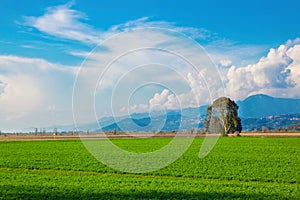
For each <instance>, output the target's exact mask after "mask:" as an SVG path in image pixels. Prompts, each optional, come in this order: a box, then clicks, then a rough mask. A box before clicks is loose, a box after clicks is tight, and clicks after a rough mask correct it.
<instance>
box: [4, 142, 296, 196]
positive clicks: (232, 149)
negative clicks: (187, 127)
mask: <svg viewBox="0 0 300 200" xmlns="http://www.w3.org/2000/svg"><path fill="white" fill-rule="evenodd" d="M169 141H170V139H167V138H153V139H114V140H113V142H114V143H115V144H117V145H118V146H120V147H121V148H123V149H126V150H129V151H135V152H147V151H153V150H155V149H158V148H159V147H161V146H163V145H165V144H167V143H168V142H169ZM202 141H203V139H195V140H194V143H193V144H192V146H191V147H190V148H189V150H188V151H187V152H186V153H185V154H184V155H183V156H182V157H181V158H180V159H178V160H177V161H176V162H174V163H173V164H171V165H169V166H168V167H166V168H163V169H161V170H159V171H155V172H151V173H147V174H126V173H123V172H118V171H115V170H113V169H111V168H109V167H106V166H105V165H103V164H101V163H100V162H99V161H97V160H96V159H95V158H94V157H93V156H92V155H91V154H90V153H89V152H88V151H87V150H86V149H85V147H84V145H83V144H82V143H81V141H76V140H73V141H72V140H66V141H28V142H21V141H18V142H0V179H1V182H0V199H41V198H48V199H124V198H129V199H300V192H299V182H300V176H299V172H300V138H247V137H236V138H220V139H219V140H218V143H217V145H216V146H215V148H214V149H213V151H212V152H211V153H210V154H209V155H208V156H207V157H205V158H204V159H199V158H198V154H199V149H200V147H201V143H202Z"/></svg>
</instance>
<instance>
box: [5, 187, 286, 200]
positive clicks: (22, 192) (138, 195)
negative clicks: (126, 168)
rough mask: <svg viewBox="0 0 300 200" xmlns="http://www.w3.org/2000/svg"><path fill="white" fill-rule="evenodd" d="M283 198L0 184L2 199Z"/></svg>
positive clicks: (276, 197) (238, 194)
mask: <svg viewBox="0 0 300 200" xmlns="http://www.w3.org/2000/svg"><path fill="white" fill-rule="evenodd" d="M278 198H279V199H281V198H283V197H280V196H277V195H276V196H275V195H264V194H262V195H258V194H242V193H238V192H235V193H230V192H224V193H223V192H222V193H218V192H209V193H205V192H203V193H202V192H194V193H192V192H191V193H183V192H170V193H169V192H160V191H151V192H149V191H146V192H141V191H128V192H117V191H115V192H101V191H99V192H95V191H90V192H89V191H85V190H80V188H75V189H74V190H70V189H67V190H65V191H64V188H57V187H36V186H33V187H26V186H24V187H23V186H22V187H15V186H8V185H7V186H0V199H278Z"/></svg>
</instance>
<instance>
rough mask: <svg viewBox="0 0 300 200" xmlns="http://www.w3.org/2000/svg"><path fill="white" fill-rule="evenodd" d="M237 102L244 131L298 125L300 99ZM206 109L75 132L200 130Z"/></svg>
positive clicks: (114, 121)
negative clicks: (264, 127)
mask: <svg viewBox="0 0 300 200" xmlns="http://www.w3.org/2000/svg"><path fill="white" fill-rule="evenodd" d="M236 103H237V104H238V106H239V110H238V112H239V116H240V117H241V119H242V126H243V130H250V131H251V130H254V129H258V130H259V129H260V128H261V127H262V126H266V127H268V128H269V129H275V128H278V127H282V126H288V125H290V124H293V123H297V122H300V99H288V98H275V97H270V96H267V95H263V94H258V95H253V96H250V97H248V98H246V99H245V100H243V101H237V102H236ZM207 106H208V105H205V106H201V107H199V108H185V109H182V110H169V111H167V113H166V116H165V115H163V114H162V113H161V112H156V113H151V116H152V119H150V115H149V113H133V114H131V115H130V116H122V117H116V118H114V117H104V118H101V119H100V120H99V121H98V122H94V123H90V124H84V125H79V126H78V127H77V130H79V131H87V130H89V131H95V132H97V131H109V130H118V131H135V132H137V131H145V132H149V131H157V130H161V131H177V130H186V129H191V128H195V127H197V128H203V125H204V119H205V115H206V108H207ZM99 127H101V128H99ZM53 128H57V130H58V131H70V130H75V129H76V128H75V126H74V125H70V126H56V127H53V126H52V127H48V128H46V130H47V131H48V130H49V131H51V130H53ZM27 130H28V129H27ZM32 130H33V129H32ZM32 130H31V131H32Z"/></svg>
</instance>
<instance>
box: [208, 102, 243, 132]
mask: <svg viewBox="0 0 300 200" xmlns="http://www.w3.org/2000/svg"><path fill="white" fill-rule="evenodd" d="M238 108H239V106H238V105H237V104H236V103H235V102H234V101H233V100H231V99H230V98H227V97H220V98H218V99H217V100H215V101H214V102H213V103H212V105H210V106H208V107H207V109H206V119H205V132H207V133H221V134H223V135H227V134H229V133H233V132H236V131H238V132H241V131H242V123H241V119H240V118H239V117H238Z"/></svg>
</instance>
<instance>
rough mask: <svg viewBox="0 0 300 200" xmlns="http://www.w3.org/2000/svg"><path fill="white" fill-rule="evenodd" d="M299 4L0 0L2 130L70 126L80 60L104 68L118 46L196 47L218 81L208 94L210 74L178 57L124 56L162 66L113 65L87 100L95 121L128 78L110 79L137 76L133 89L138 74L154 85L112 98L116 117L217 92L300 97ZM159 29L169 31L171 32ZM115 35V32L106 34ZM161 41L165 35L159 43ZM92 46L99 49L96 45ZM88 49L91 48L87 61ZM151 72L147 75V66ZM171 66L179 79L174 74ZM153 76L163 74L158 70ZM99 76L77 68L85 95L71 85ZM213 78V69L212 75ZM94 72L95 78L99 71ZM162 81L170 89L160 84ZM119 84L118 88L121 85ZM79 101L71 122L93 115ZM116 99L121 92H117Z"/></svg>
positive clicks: (182, 104) (188, 51)
mask: <svg viewBox="0 0 300 200" xmlns="http://www.w3.org/2000/svg"><path fill="white" fill-rule="evenodd" d="M299 7H300V3H299V1H296V0H288V1H258V0H252V1H216V0H214V1H187V0H186V1H176V2H174V1H169V0H165V1H106V2H102V1H89V0H87V1H83V0H76V1H38V2H36V1H32V0H29V1H17V0H3V1H1V5H0V10H1V12H0V24H1V28H0V35H1V38H0V109H1V113H0V129H2V130H19V129H22V128H26V127H46V126H51V125H59V124H72V123H73V112H72V92H73V87H74V84H75V85H76V76H77V77H78V74H80V73H79V69H80V67H81V66H82V62H83V61H84V60H86V62H85V63H83V68H84V67H85V68H87V69H89V67H95V66H94V65H93V64H92V62H90V61H93V60H96V61H97V65H101V63H102V64H103V65H104V61H106V60H109V59H111V58H113V57H115V56H118V55H120V53H121V50H124V51H125V50H129V49H128V48H129V47H130V48H133V47H134V48H136V47H138V46H139V45H145V44H147V45H149V44H150V45H151V46H154V47H160V48H170V49H172V48H173V47H174V45H176V48H177V50H178V51H180V52H182V53H183V54H185V53H186V54H185V55H188V56H190V57H189V58H190V59H191V60H193V59H194V58H195V57H197V54H196V53H199V54H198V55H202V53H204V52H205V53H207V56H208V57H209V58H210V59H211V60H212V62H213V63H214V65H215V67H216V69H217V71H218V74H219V79H220V80H221V81H222V84H223V87H222V88H214V87H212V88H214V89H213V91H212V90H210V91H208V90H207V89H205V87H206V88H207V85H206V86H203V85H202V82H203V81H206V84H207V81H208V82H209V80H208V79H207V80H203V75H206V76H208V75H209V74H205V73H206V72H204V71H203V72H202V71H201V70H200V72H201V73H200V72H199V73H198V74H197V73H195V72H192V71H191V70H190V71H189V68H188V67H187V66H186V67H183V66H185V64H184V63H180V61H178V62H177V63H175V62H173V61H174V58H171V57H170V58H168V56H166V55H164V56H162V57H161V59H156V58H157V55H156V54H155V53H153V54H152V53H147V54H145V53H143V54H138V53H137V54H136V55H134V54H132V56H133V58H134V59H136V58H137V57H135V56H138V57H139V58H144V59H146V60H152V61H153V60H155V61H156V62H161V66H167V65H170V66H168V67H169V68H167V67H155V66H154V65H151V66H150V65H149V62H148V63H146V64H148V65H149V66H148V68H143V67H141V69H143V70H144V71H141V70H140V71H139V70H137V71H134V72H132V71H130V70H133V69H131V68H130V67H128V66H131V65H133V64H136V65H141V63H142V61H141V60H138V61H139V62H138V61H136V63H135V62H128V60H126V59H124V60H123V61H122V59H121V60H120V63H116V65H115V66H114V67H115V68H113V69H112V71H111V74H114V76H113V77H110V76H108V77H106V79H105V78H104V79H103V82H104V83H102V84H104V85H105V87H104V85H101V84H100V86H98V87H97V88H96V90H97V91H96V93H94V94H93V95H94V98H95V99H96V102H98V104H97V103H96V106H95V107H96V111H95V113H96V115H97V117H103V116H106V115H111V114H112V108H110V103H111V95H112V91H114V88H117V87H116V85H113V84H114V83H117V82H118V77H119V78H122V77H123V78H124V80H123V81H125V80H127V82H126V83H123V82H120V81H119V82H118V83H121V84H123V85H128V87H129V86H130V84H129V82H128V81H129V80H136V82H134V83H133V85H135V86H138V84H142V83H141V82H138V81H140V80H139V78H140V77H142V78H143V80H148V79H147V77H154V76H155V77H156V78H155V79H153V80H152V81H153V82H155V83H161V85H159V84H158V85H156V86H153V85H152V86H151V84H150V85H149V84H148V86H146V87H144V88H142V89H140V90H139V92H134V95H132V97H130V98H131V99H130V105H129V104H127V103H128V102H129V100H128V99H126V101H125V100H124V101H121V100H116V101H114V102H115V105H114V106H113V107H114V108H113V109H114V110H115V111H114V113H115V114H116V115H123V114H128V113H127V111H129V112H145V111H149V109H150V110H151V109H178V108H182V107H193V106H198V105H201V104H206V103H209V102H210V101H211V99H212V98H215V97H218V96H220V95H226V96H229V97H231V98H233V99H235V100H240V99H244V98H246V97H248V96H249V95H253V94H258V93H264V94H268V95H272V96H277V97H289V98H300V93H299V89H300V72H299V71H300V68H299V66H300V64H299V63H300V61H299V57H300V41H299V37H300V24H299V19H300V12H299V11H298V8H299ZM147 27H154V28H156V30H155V31H153V30H152V31H149V30H147V31H145V32H134V30H136V29H141V28H142V29H144V28H147ZM159 29H168V30H172V31H176V32H178V34H177V35H174V34H171V33H170V32H168V31H162V30H159ZM124 32H127V33H128V34H127V35H126V34H123V35H122V33H124ZM131 32H132V33H131ZM116 34H120V36H118V37H115V39H112V40H108V38H111V37H112V36H114V35H116ZM149 34H151V35H149ZM180 34H185V35H186V36H187V37H189V38H190V39H193V40H194V41H195V42H198V43H199V44H200V45H202V47H203V48H204V52H203V51H201V50H199V49H197V47H196V46H193V45H192V47H191V46H190V47H189V48H188V47H187V46H188V45H190V43H189V40H187V39H185V38H183V37H181V36H180ZM141 35H144V36H145V37H146V36H147V37H148V39H149V38H153V40H152V41H149V40H147V38H143V37H140V36H141ZM159 39H163V40H164V41H163V42H162V41H160V43H159V42H158V41H159ZM107 40H108V41H107ZM105 41H106V43H105ZM174 41H177V42H176V43H174ZM103 42H104V44H103ZM114 42H116V43H118V45H119V46H116V45H115V44H114ZM149 42H150V43H149ZM99 43H102V45H100V46H98V47H97V45H98V44H99ZM127 47H128V48H127ZM93 49H94V52H93V54H90V56H89V57H86V56H87V55H89V52H91V51H92V50H93ZM203 55H204V54H203ZM95 56H97V58H95ZM129 60H130V59H129ZM121 61H122V62H123V64H122V62H121ZM143 61H145V60H143ZM195 62H196V60H195ZM124 63H125V64H124ZM171 63H173V66H172V64H171ZM179 63H180V65H181V66H180V67H179ZM207 63H208V61H207ZM177 65H178V66H177ZM172 67H173V68H172ZM100 68H101V67H100ZM207 68H208V66H207ZM149 69H152V71H151V72H150V71H149V72H148V71H147V70H149ZM153 69H156V70H157V71H153ZM173 69H175V71H176V73H177V75H178V74H180V77H184V78H183V79H181V78H177V79H176V77H175V76H176V73H175V72H174V70H173ZM208 69H209V70H210V69H211V68H208ZM126 70H127V71H126ZM128 70H129V71H130V72H131V74H129V75H130V76H129V75H128V77H131V78H128V77H127V78H126V76H125V75H124V73H125V72H126V73H127V74H128ZM172 70H173V71H172ZM214 70H215V69H214ZM145 72H147V73H145ZM161 72H164V73H166V74H168V75H165V76H159V74H161ZM173 72H174V73H173ZM83 73H85V75H82V74H83ZM90 73H91V74H90ZM97 73H98V72H97ZM97 73H94V72H87V71H84V70H82V72H81V75H82V76H80V75H79V77H80V78H82V81H83V82H84V83H85V84H87V85H84V86H82V90H83V91H79V92H82V93H81V94H85V93H84V92H87V91H89V90H88V89H89V88H88V87H89V85H88V83H87V81H86V80H87V79H93V78H91V77H93V76H92V75H93V74H97ZM126 73H125V74H126ZM149 74H150V75H151V76H149ZM200 74H201V75H202V76H200ZM212 74H216V73H210V75H212ZM85 76H86V77H85ZM201 77H202V78H201ZM80 78H79V80H81V79H80ZM94 78H95V80H94V81H96V79H97V78H98V77H94ZM204 79H205V78H204ZM163 80H168V82H166V81H163ZM105 81H106V82H105ZM148 81H151V80H150V79H149V80H148ZM89 84H90V83H89ZM93 84H98V83H97V82H94V83H93ZM162 84H164V86H166V85H167V86H169V87H174V88H167V87H163V86H162ZM211 84H212V85H213V83H211ZM175 85H176V86H175ZM84 87H87V88H84ZM102 87H103V88H102ZM216 87H217V85H216ZM120 88H121V89H119V90H120V91H125V90H126V89H125V88H123V89H122V87H120ZM92 89H95V88H92ZM127 89H134V87H133V86H132V87H131V88H127ZM174 91H175V92H174ZM222 91H223V92H222ZM121 93H122V92H120V93H119V94H121ZM192 93H194V94H193V95H192ZM195 93H196V95H195ZM208 93H209V94H208ZM223 93H224V94H223ZM130 94H131V93H129V94H125V93H122V95H129V96H130ZM88 95H90V94H88V93H86V94H85V95H84V96H85V97H88ZM190 95H192V96H193V97H192V96H190ZM209 95H210V98H208V96H209ZM129 96H128V98H129ZM175 96H176V98H175ZM194 97H195V98H196V99H197V100H195V98H194ZM77 98H78V99H80V103H81V104H82V105H78V106H79V107H80V106H82V108H80V109H78V110H79V111H78V112H80V115H81V116H84V117H83V118H82V119H80V122H79V123H81V122H82V123H86V122H89V121H93V118H94V117H95V116H94V115H93V116H92V117H91V116H90V115H91V112H87V113H81V112H85V109H84V106H83V105H86V104H91V101H90V102H89V103H88V102H86V100H85V99H86V98H84V99H81V98H80V97H77ZM90 98H93V97H92V96H90ZM117 99H122V97H121V96H120V95H119V97H118V98H117ZM186 99H192V100H191V101H187V100H186ZM73 101H74V98H73ZM75 101H76V100H75ZM176 102H177V103H176ZM126 104H127V105H126ZM179 104H180V106H179ZM99 105H100V106H99ZM94 120H95V119H94Z"/></svg>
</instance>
